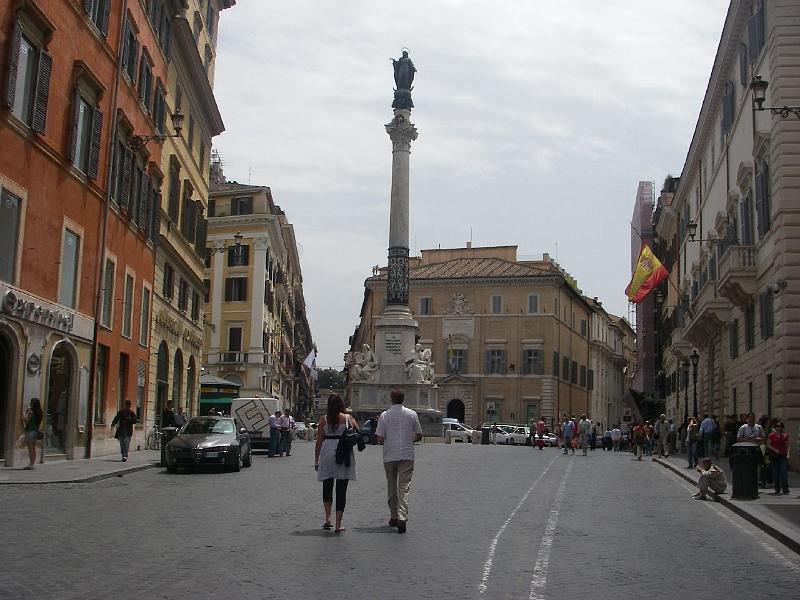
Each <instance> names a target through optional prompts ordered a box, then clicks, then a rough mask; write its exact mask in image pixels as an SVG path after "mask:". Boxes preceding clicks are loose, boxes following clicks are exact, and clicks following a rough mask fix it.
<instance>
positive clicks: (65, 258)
mask: <svg viewBox="0 0 800 600" xmlns="http://www.w3.org/2000/svg"><path fill="white" fill-rule="evenodd" d="M80 253H81V236H79V235H78V234H77V233H75V232H73V231H70V230H69V229H65V230H64V246H63V248H62V252H61V286H60V287H59V291H58V302H59V303H60V304H63V305H64V306H69V307H70V308H75V302H76V300H77V296H78V270H79V266H80V264H79V260H80Z"/></svg>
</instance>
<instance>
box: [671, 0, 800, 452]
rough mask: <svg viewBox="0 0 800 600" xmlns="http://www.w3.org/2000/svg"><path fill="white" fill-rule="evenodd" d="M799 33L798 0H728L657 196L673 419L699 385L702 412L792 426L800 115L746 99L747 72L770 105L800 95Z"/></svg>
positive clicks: (799, 415)
mask: <svg viewBox="0 0 800 600" xmlns="http://www.w3.org/2000/svg"><path fill="white" fill-rule="evenodd" d="M799 45H800V4H798V3H797V2H794V1H789V0H774V1H769V2H761V1H753V0H733V1H732V2H731V4H730V8H729V10H728V15H727V17H726V20H725V25H724V29H723V33H722V38H721V40H720V44H719V48H718V50H717V55H716V58H715V60H714V66H713V69H712V72H711V77H710V79H709V83H708V88H707V89H706V93H705V97H704V98H703V104H702V108H701V110H700V115H699V117H698V120H697V126H696V128H695V131H694V135H693V137H692V140H691V143H690V145H689V150H688V154H687V156H686V162H685V164H684V167H683V170H682V172H681V174H680V177H679V178H667V181H666V182H665V186H664V191H663V192H662V195H661V197H660V199H659V203H658V207H657V211H656V215H655V225H656V232H657V234H658V238H659V250H660V253H661V256H662V257H663V258H664V260H665V262H666V264H667V265H668V267H669V268H670V271H671V278H670V284H669V285H666V286H665V294H666V298H665V301H664V302H663V304H662V308H661V335H662V339H663V344H662V363H661V364H662V366H661V368H662V370H663V371H664V373H665V377H666V382H667V384H666V386H665V396H666V398H667V410H668V411H669V412H670V414H671V415H672V416H678V417H680V418H681V420H682V418H683V415H684V413H685V412H688V413H689V414H691V413H692V412H694V402H695V394H696V397H697V412H699V413H700V414H701V415H702V414H703V413H710V414H717V415H720V416H722V415H724V414H731V413H737V414H739V413H743V412H749V411H753V412H755V413H756V414H757V415H762V414H767V415H772V416H776V417H780V418H783V419H785V420H786V421H787V431H788V432H789V433H790V434H791V435H792V437H793V438H794V437H795V436H796V435H797V433H798V425H800V401H798V397H800V396H798V391H800V371H798V369H797V366H796V365H797V363H798V362H799V361H800V350H798V347H800V333H799V332H798V329H797V327H796V326H795V322H796V314H797V312H798V308H800V283H799V282H800V267H798V266H797V265H798V264H800V225H799V223H800V222H799V221H798V219H797V216H796V214H797V192H796V188H797V178H798V175H800V154H798V153H797V151H796V149H797V146H798V143H800V120H798V119H797V118H796V117H795V116H793V115H791V114H789V115H787V116H788V118H782V117H781V116H780V115H773V114H771V113H770V111H769V110H765V111H763V112H760V111H756V110H754V108H755V106H754V103H753V102H752V100H751V92H750V89H749V85H750V82H751V80H752V79H753V78H754V77H755V76H760V77H762V78H763V80H766V81H768V83H769V87H768V89H767V92H766V102H765V103H764V105H765V106H783V105H784V104H789V105H798V104H800V96H799V95H798V91H797V90H798V87H797V74H798V70H797V60H796V57H797V49H798V46H799ZM694 352H696V353H697V355H698V358H697V368H696V370H695V369H694V367H690V364H691V362H690V358H691V356H692V354H693V353H694ZM695 374H696V378H697V384H696V385H695V384H694V379H695ZM687 404H688V407H687Z"/></svg>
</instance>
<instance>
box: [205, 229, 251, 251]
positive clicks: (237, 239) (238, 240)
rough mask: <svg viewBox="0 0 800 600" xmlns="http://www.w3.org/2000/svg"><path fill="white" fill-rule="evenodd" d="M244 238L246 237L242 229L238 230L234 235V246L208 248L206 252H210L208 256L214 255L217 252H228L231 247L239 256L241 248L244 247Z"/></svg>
mask: <svg viewBox="0 0 800 600" xmlns="http://www.w3.org/2000/svg"><path fill="white" fill-rule="evenodd" d="M243 239H244V236H243V235H242V232H241V231H237V232H236V235H234V236H233V241H234V244H233V246H222V247H220V248H207V249H206V252H207V253H208V254H207V255H208V256H213V255H215V254H217V253H218V252H226V251H227V250H230V249H231V248H233V251H234V252H235V253H236V255H237V256H238V255H239V252H241V249H242V240H243Z"/></svg>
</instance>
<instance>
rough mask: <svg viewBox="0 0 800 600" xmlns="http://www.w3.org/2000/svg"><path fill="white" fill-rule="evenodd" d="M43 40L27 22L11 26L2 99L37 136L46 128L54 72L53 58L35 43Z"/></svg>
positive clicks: (39, 44)
mask: <svg viewBox="0 0 800 600" xmlns="http://www.w3.org/2000/svg"><path fill="white" fill-rule="evenodd" d="M42 38H43V35H42V33H41V32H40V31H36V29H35V28H34V27H32V26H29V25H28V24H27V22H26V23H24V24H23V23H22V22H21V21H16V22H14V29H13V31H12V33H11V46H10V48H9V50H10V52H9V65H8V79H7V81H6V97H5V101H6V105H8V107H9V108H10V109H11V112H12V113H13V114H14V116H15V117H17V118H18V119H19V120H20V121H22V122H24V123H25V124H26V125H28V126H30V127H31V129H33V130H34V131H35V132H36V133H40V134H43V133H44V131H45V126H46V125H47V101H48V98H49V96H50V74H51V72H52V69H53V59H52V57H51V56H50V55H49V54H47V53H46V52H45V51H44V50H42V49H41V46H42V45H43V44H41V43H37V39H42Z"/></svg>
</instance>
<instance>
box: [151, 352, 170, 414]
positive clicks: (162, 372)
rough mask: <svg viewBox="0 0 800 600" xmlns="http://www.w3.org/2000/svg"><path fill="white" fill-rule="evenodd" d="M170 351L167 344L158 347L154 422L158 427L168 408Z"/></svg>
mask: <svg viewBox="0 0 800 600" xmlns="http://www.w3.org/2000/svg"><path fill="white" fill-rule="evenodd" d="M168 378H169V350H167V343H166V342H161V344H159V346H158V365H157V367H156V411H155V413H154V414H153V422H154V423H155V424H156V425H158V423H159V422H160V421H161V413H162V412H163V410H164V408H165V407H166V406H167V391H168V390H169V379H168Z"/></svg>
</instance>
